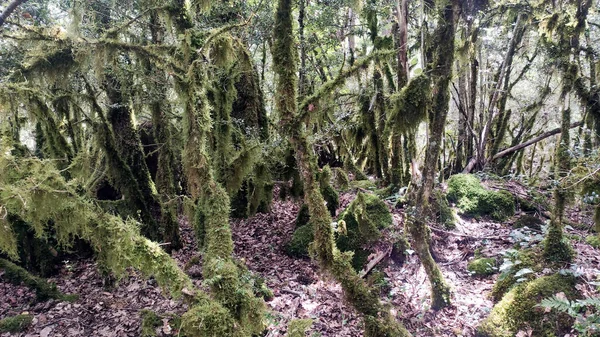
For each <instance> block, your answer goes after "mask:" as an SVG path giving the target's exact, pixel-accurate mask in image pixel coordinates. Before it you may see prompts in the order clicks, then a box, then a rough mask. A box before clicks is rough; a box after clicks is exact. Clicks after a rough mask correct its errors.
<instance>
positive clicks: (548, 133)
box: [492, 121, 583, 160]
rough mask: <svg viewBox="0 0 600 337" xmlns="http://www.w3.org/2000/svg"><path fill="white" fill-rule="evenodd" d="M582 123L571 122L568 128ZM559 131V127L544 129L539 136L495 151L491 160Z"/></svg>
mask: <svg viewBox="0 0 600 337" xmlns="http://www.w3.org/2000/svg"><path fill="white" fill-rule="evenodd" d="M582 125H583V121H579V122H575V123H572V124H571V126H570V128H571V129H572V128H576V127H578V126H582ZM559 133H560V128H556V129H554V130H550V131H546V132H544V133H542V134H541V135H539V136H537V137H535V138H532V139H530V140H528V141H526V142H524V143H521V144H519V145H515V146H513V147H509V148H508V149H505V150H502V151H500V152H498V153H496V154H495V155H494V156H493V157H492V160H496V159H498V158H502V157H504V156H506V155H507V154H511V153H513V152H516V151H519V150H521V149H523V148H526V147H527V146H529V145H533V144H535V143H537V142H539V141H541V140H544V139H546V138H548V137H550V136H554V135H556V134H559Z"/></svg>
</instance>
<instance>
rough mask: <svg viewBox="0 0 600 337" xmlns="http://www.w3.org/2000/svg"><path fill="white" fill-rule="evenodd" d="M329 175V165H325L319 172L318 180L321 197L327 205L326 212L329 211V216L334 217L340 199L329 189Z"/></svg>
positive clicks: (333, 190)
mask: <svg viewBox="0 0 600 337" xmlns="http://www.w3.org/2000/svg"><path fill="white" fill-rule="evenodd" d="M331 175H332V172H331V168H330V167H329V165H326V166H324V167H323V169H322V170H321V172H319V175H318V178H319V186H320V192H321V195H322V196H323V199H325V202H326V203H327V210H329V214H330V215H331V216H335V213H336V211H337V208H338V207H339V206H340V199H339V195H338V193H337V192H336V191H335V189H334V188H333V187H331V183H330V181H331Z"/></svg>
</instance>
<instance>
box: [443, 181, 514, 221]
mask: <svg viewBox="0 0 600 337" xmlns="http://www.w3.org/2000/svg"><path fill="white" fill-rule="evenodd" d="M448 200H449V201H451V202H455V203H456V207H458V208H459V209H460V210H461V211H462V212H463V213H464V214H467V215H471V216H483V215H489V216H490V217H491V218H492V219H494V220H497V221H504V220H506V219H507V218H509V217H511V216H512V215H514V214H515V200H514V197H513V196H512V194H510V193H509V192H507V191H498V192H496V191H490V190H487V189H485V188H484V187H483V186H482V185H481V182H480V181H479V178H477V177H476V176H474V175H470V174H456V175H453V176H452V177H450V179H449V180H448Z"/></svg>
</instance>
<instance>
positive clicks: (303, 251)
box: [285, 224, 315, 257]
mask: <svg viewBox="0 0 600 337" xmlns="http://www.w3.org/2000/svg"><path fill="white" fill-rule="evenodd" d="M314 238H315V233H314V230H313V228H312V225H311V224H307V225H304V226H300V227H298V228H297V229H296V230H295V231H294V234H293V235H292V240H290V242H288V243H287V245H286V246H285V251H286V253H287V254H288V255H290V256H296V257H308V246H309V245H310V243H311V242H313V240H314Z"/></svg>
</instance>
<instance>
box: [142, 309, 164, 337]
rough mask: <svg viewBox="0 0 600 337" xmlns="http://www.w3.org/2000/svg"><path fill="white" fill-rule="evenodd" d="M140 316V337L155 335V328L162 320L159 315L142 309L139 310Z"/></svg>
mask: <svg viewBox="0 0 600 337" xmlns="http://www.w3.org/2000/svg"><path fill="white" fill-rule="evenodd" d="M140 316H141V318H142V327H141V328H142V332H141V335H140V336H141V337H153V336H156V328H157V327H159V326H161V324H162V321H161V319H160V317H159V316H158V315H157V314H156V313H155V312H154V311H152V310H147V309H143V310H142V311H141V312H140Z"/></svg>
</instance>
